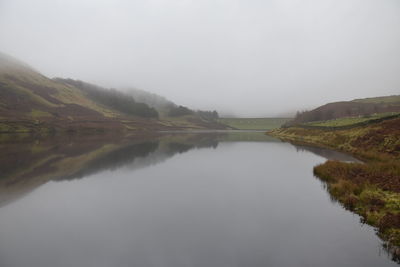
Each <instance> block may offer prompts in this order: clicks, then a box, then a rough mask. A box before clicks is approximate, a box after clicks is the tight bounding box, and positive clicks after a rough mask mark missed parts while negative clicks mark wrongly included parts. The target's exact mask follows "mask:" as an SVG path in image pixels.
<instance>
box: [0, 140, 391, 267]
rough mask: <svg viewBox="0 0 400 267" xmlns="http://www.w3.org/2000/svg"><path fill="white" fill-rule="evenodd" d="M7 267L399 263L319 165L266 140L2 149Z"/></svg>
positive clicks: (1, 212) (22, 144) (0, 253)
mask: <svg viewBox="0 0 400 267" xmlns="http://www.w3.org/2000/svg"><path fill="white" fill-rule="evenodd" d="M0 149H1V151H2V153H1V156H0V163H1V165H0V166H1V167H0V174H1V176H0V266H2V267H25V266H26V267H47V266H49V267H50V266H51V267H79V266H84V267H91V266H93V267H103V266H104V267H108V266H113V267H125V266H139V267H142V266H143V267H147V266H149V267H150V266H155V267H158V266H162V267H180V266H185V267H186V266H199V267H200V266H202V267H214V266H215V267H224V266H227V267H228V266H229V267H231V266H246V267H248V266H283V267H288V266H307V267H308V266H332V267H333V266H334V267H337V266H362V267H367V266H396V265H397V264H396V263H395V262H393V261H392V260H391V257H390V255H388V254H387V252H386V251H385V250H384V248H383V246H382V241H381V240H380V239H379V238H378V237H377V236H376V234H375V231H374V229H373V228H372V227H370V226H368V225H365V224H362V223H361V222H360V218H359V217H358V216H357V215H354V214H353V213H351V212H349V211H346V210H345V209H344V208H343V207H342V206H341V205H340V204H339V203H337V202H335V201H334V200H332V199H331V197H330V196H329V194H328V193H327V191H326V189H325V185H324V183H323V182H321V181H320V180H319V179H318V178H316V177H314V176H313V167H314V166H315V165H317V164H320V163H323V162H324V161H326V159H327V158H328V159H338V160H345V161H352V160H354V159H352V158H351V157H350V156H348V155H344V154H341V153H339V152H335V151H330V150H326V149H320V148H313V147H307V146H294V145H292V144H289V143H284V142H281V141H279V140H277V139H273V138H271V137H268V136H265V135H264V134H263V133H259V132H231V133H224V132H219V133H192V134H179V133H175V134H173V133H164V134H158V135H155V136H143V137H140V138H133V137H131V138H126V139H125V138H109V137H107V138H105V137H88V136H75V137H68V138H65V137H62V138H61V137H52V138H47V139H44V140H41V139H33V140H31V139H29V138H25V139H24V138H22V139H18V140H10V141H8V142H5V141H3V142H2V143H1V144H0Z"/></svg>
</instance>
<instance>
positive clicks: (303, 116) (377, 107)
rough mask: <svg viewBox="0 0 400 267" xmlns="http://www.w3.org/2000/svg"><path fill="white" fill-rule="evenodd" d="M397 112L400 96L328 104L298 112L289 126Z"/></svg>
mask: <svg viewBox="0 0 400 267" xmlns="http://www.w3.org/2000/svg"><path fill="white" fill-rule="evenodd" d="M395 112H400V95H394V96H382V97H375V98H365V99H355V100H352V101H341V102H334V103H328V104H326V105H323V106H320V107H318V108H316V109H313V110H311V111H304V112H298V113H297V114H296V117H295V118H294V120H292V121H290V122H288V123H287V125H288V126H290V125H296V124H303V123H308V122H316V121H327V120H334V119H338V118H345V117H368V116H371V115H373V114H377V113H395Z"/></svg>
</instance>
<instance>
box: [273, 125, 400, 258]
mask: <svg viewBox="0 0 400 267" xmlns="http://www.w3.org/2000/svg"><path fill="white" fill-rule="evenodd" d="M270 134H271V135H273V136H277V137H280V138H281V139H284V140H288V141H294V142H301V143H308V144H313V145H318V146H324V147H329V148H333V149H337V150H342V151H345V152H349V153H352V154H353V155H355V156H356V157H358V158H360V159H362V160H363V161H364V163H344V162H338V161H327V162H326V163H324V164H321V165H319V166H316V167H315V168H314V173H315V174H316V175H317V176H318V177H320V178H321V179H322V180H323V181H325V182H326V183H327V185H328V191H329V192H330V193H331V195H332V196H333V197H334V198H336V199H337V200H338V201H339V202H340V203H342V204H343V205H344V206H345V207H346V208H348V209H350V210H352V211H354V212H356V213H357V214H359V215H361V216H362V218H363V219H364V220H365V222H366V223H368V224H370V225H372V226H375V227H377V229H378V231H379V235H380V236H381V237H382V238H383V239H384V240H386V241H388V244H389V245H390V246H389V247H391V248H392V252H393V251H394V257H396V260H399V256H400V255H399V254H398V253H397V252H396V249H393V248H395V247H398V246H400V119H399V118H397V119H392V120H388V121H384V122H380V123H376V124H372V125H368V126H363V127H357V128H353V129H348V130H336V131H329V130H320V129H304V128H298V127H290V128H286V129H277V130H274V131H272V132H270ZM397 250H398V249H397Z"/></svg>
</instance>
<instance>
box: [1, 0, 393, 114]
mask: <svg viewBox="0 0 400 267" xmlns="http://www.w3.org/2000/svg"><path fill="white" fill-rule="evenodd" d="M0 51H2V52H4V53H8V54H10V55H12V56H15V57H17V58H19V59H21V60H23V61H25V62H27V63H28V64H30V65H32V66H33V67H34V68H36V69H38V70H39V71H41V72H42V73H43V74H45V75H48V76H50V77H54V76H60V77H71V78H76V79H81V80H84V81H89V82H93V83H98V84H100V85H105V86H113V87H128V86H134V87H138V88H142V89H145V90H148V91H151V92H154V93H157V94H160V95H163V96H165V97H167V98H169V99H171V100H173V101H175V102H176V103H178V104H183V105H187V106H190V107H192V108H201V109H217V110H219V111H220V112H223V113H235V114H237V115H242V116H274V115H279V114H282V113H285V112H287V111H295V110H298V109H304V108H310V107H314V106H318V105H320V104H324V103H326V102H332V101H338V100H347V99H353V98H361V97H369V96H378V95H390V94H400V1H399V0H314V1H311V0H269V1H268V0H196V1H195V0H193V1H189V0H35V1H32V0H0Z"/></svg>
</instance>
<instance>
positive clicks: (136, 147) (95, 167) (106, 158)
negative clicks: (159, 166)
mask: <svg viewBox="0 0 400 267" xmlns="http://www.w3.org/2000/svg"><path fill="white" fill-rule="evenodd" d="M157 148H158V142H144V143H139V144H131V145H127V146H123V147H122V148H119V149H116V150H113V151H111V152H109V153H107V154H105V155H101V156H99V157H98V158H96V159H94V160H93V161H91V162H89V163H88V164H87V165H86V166H85V168H83V169H81V170H79V171H77V172H76V173H74V174H72V175H70V176H66V177H62V178H59V180H60V179H63V180H71V179H77V178H78V179H79V178H83V177H85V176H88V175H91V174H95V173H98V172H101V171H104V170H115V169H118V168H120V167H122V166H124V165H128V164H131V163H132V162H134V161H135V159H136V158H146V157H148V156H149V155H150V154H151V153H154V151H156V150H157Z"/></svg>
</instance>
